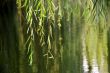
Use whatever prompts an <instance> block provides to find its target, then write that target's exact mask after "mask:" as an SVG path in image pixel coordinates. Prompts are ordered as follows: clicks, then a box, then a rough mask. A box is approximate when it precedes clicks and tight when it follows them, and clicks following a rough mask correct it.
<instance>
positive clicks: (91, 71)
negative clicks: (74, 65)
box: [83, 55, 99, 73]
mask: <svg viewBox="0 0 110 73" xmlns="http://www.w3.org/2000/svg"><path fill="white" fill-rule="evenodd" d="M83 70H84V73H99V71H98V64H97V61H96V59H93V60H92V66H89V65H88V60H87V57H86V56H85V55H84V56H83Z"/></svg>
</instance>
